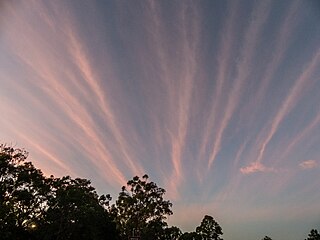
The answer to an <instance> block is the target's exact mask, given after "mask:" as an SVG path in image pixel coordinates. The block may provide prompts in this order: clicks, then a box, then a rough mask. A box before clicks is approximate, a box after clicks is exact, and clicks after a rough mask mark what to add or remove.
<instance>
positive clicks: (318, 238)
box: [306, 229, 320, 240]
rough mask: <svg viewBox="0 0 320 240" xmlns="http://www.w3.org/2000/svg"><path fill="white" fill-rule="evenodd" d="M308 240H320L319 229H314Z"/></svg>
mask: <svg viewBox="0 0 320 240" xmlns="http://www.w3.org/2000/svg"><path fill="white" fill-rule="evenodd" d="M306 240H320V234H319V233H318V230H317V229H312V230H311V231H310V233H309V235H308V238H307V239H306Z"/></svg>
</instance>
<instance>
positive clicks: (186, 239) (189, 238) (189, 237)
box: [179, 232, 202, 240]
mask: <svg viewBox="0 0 320 240" xmlns="http://www.w3.org/2000/svg"><path fill="white" fill-rule="evenodd" d="M179 240H202V237H201V235H200V234H198V233H196V232H186V233H183V234H182V235H181V237H180V238H179Z"/></svg>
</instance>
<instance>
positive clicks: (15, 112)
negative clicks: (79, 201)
mask: <svg viewBox="0 0 320 240" xmlns="http://www.w3.org/2000/svg"><path fill="white" fill-rule="evenodd" d="M319 22H320V4H319V3H318V1H315V0H308V1H204V0H200V1H188V0H185V1H147V0H144V1H72V0H68V1H40V0H30V1H15V0H14V1H3V2H2V3H1V4H0V29H1V31H0V85H1V88H0V112H1V115H2V116H1V118H0V140H1V142H2V143H8V144H12V145H14V146H17V147H23V148H25V149H27V150H28V151H29V152H30V157H29V159H30V160H31V161H33V162H34V164H35V165H36V166H37V167H39V168H41V169H42V170H43V172H44V173H45V174H47V175H51V174H54V175H56V176H63V175H71V176H74V177H75V176H80V177H83V178H88V179H91V180H92V181H93V185H94V186H95V187H96V188H97V189H98V191H99V192H100V193H110V194H111V195H112V196H113V197H114V198H116V197H117V194H118V192H119V191H120V189H121V186H122V185H124V184H125V182H126V180H128V179H130V178H131V177H133V176H135V175H140V176H142V175H143V174H144V173H147V174H149V176H150V178H151V180H152V181H155V182H156V183H157V184H158V185H159V186H161V187H164V188H165V189H166V190H167V194H166V196H167V198H168V199H170V200H171V201H172V202H173V204H174V207H173V211H174V215H173V216H171V217H170V218H169V223H170V224H172V225H176V226H178V227H180V228H181V229H182V230H184V231H192V230H194V229H195V227H196V226H198V225H199V224H200V221H201V219H202V218H203V216H204V215H205V214H209V215H212V216H213V217H214V218H215V219H216V220H217V221H218V222H219V223H220V225H221V226H222V228H223V230H224V239H226V240H238V239H239V240H240V239H248V240H254V239H261V238H263V236H265V235H269V236H271V237H272V238H274V239H283V240H289V239H290V240H295V239H297V240H298V239H304V238H305V237H306V236H307V233H308V232H309V231H310V230H311V228H318V229H319V226H320V204H319V199H320V187H319V186H320V148H319V144H320V105H319V102H320V94H319V92H320V27H319Z"/></svg>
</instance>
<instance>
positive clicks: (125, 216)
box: [112, 175, 172, 239]
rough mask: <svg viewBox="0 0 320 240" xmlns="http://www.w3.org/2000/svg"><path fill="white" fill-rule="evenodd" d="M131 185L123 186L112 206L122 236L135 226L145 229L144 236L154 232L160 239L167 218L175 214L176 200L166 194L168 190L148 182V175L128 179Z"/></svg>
mask: <svg viewBox="0 0 320 240" xmlns="http://www.w3.org/2000/svg"><path fill="white" fill-rule="evenodd" d="M127 187H128V189H127V188H126V187H125V186H123V187H122V191H121V192H120V193H119V197H118V200H117V201H116V204H115V205H113V206H112V212H113V214H114V216H115V218H116V221H117V224H118V229H119V230H120V232H121V235H122V239H127V238H128V236H130V235H131V232H132V230H133V229H137V230H139V231H140V232H141V239H149V236H150V235H152V236H153V237H154V238H153V239H160V238H161V233H160V231H161V232H162V231H163V230H164V228H165V227H166V226H167V224H166V223H165V222H164V220H165V219H166V217H167V216H168V215H171V214H172V211H171V207H172V204H171V203H170V201H166V200H164V198H163V195H164V194H165V190H164V189H163V188H160V187H158V186H157V185H156V184H155V183H154V182H148V175H144V176H143V177H142V179H140V178H139V177H137V176H136V177H134V178H133V179H132V180H130V181H128V183H127ZM151 233H152V234H151ZM156 233H157V234H156ZM155 235H156V236H155Z"/></svg>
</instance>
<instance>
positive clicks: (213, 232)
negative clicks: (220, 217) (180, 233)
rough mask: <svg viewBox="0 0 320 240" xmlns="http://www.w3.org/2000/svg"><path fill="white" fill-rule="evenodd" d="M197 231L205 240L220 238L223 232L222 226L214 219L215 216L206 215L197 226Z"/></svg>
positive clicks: (217, 239) (218, 239)
mask: <svg viewBox="0 0 320 240" xmlns="http://www.w3.org/2000/svg"><path fill="white" fill-rule="evenodd" d="M196 232H197V233H198V234H199V235H200V236H201V237H202V239H204V240H211V239H212V240H220V239H222V238H221V237H220V236H221V235H222V234H223V233H222V228H221V227H220V225H219V224H218V223H217V222H216V221H215V220H214V219H213V217H211V216H208V215H205V216H204V218H203V220H202V222H201V224H200V226H199V227H197V228H196Z"/></svg>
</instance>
